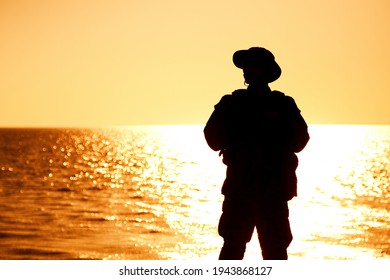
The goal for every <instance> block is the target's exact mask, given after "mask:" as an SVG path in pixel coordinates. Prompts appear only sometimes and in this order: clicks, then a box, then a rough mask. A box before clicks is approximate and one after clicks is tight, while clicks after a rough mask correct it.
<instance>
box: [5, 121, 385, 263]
mask: <svg viewBox="0 0 390 280" xmlns="http://www.w3.org/2000/svg"><path fill="white" fill-rule="evenodd" d="M310 134H311V140H310V142H309V144H308V146H307V148H306V149H305V150H304V151H303V152H301V153H300V154H299V159H300V165H299V168H298V171H297V174H298V178H299V189H298V192H299V196H298V197H297V198H294V199H293V200H292V201H291V202H290V203H289V204H290V220H291V226H292V230H293V235H294V240H293V242H292V244H291V246H290V248H289V255H290V258H291V259H294V258H310V259H365V258H388V257H389V256H390V251H389V246H390V245H389V244H390V233H389V232H390V221H389V211H390V209H389V205H390V204H389V202H390V196H389V178H388V173H387V172H388V171H387V170H389V159H390V158H389V143H390V142H389V141H390V127H388V126H379V127H376V126H322V125H314V126H310ZM15 139H17V141H16V140H15ZM0 140H1V141H0V145H1V146H0V174H1V177H0V205H1V206H0V210H1V213H2V216H1V219H0V245H1V246H2V248H4V250H3V253H2V255H1V256H0V258H2V259H4V258H6V259H7V258H9V259H23V258H32V259H67V258H76V259H80V258H81V259H165V258H168V259H216V258H217V256H218V253H219V249H220V247H221V245H222V240H221V238H220V237H219V236H218V234H217V224H218V219H219V216H220V214H221V203H222V200H223V197H222V195H221V194H220V187H221V185H222V182H223V180H224V175H225V166H224V165H223V164H222V162H221V159H220V158H219V157H218V154H217V153H216V152H213V151H212V150H210V149H209V148H208V147H207V145H206V143H205V140H204V138H203V133H202V127H201V126H161V127H122V128H113V129H102V130H97V129H94V130H91V129H85V130H80V129H73V130H65V129H57V130H0ZM245 259H254V260H256V259H261V255H260V249H259V245H258V241H257V240H256V235H255V236H254V237H253V238H252V241H251V242H250V244H249V245H248V249H247V254H246V255H245Z"/></svg>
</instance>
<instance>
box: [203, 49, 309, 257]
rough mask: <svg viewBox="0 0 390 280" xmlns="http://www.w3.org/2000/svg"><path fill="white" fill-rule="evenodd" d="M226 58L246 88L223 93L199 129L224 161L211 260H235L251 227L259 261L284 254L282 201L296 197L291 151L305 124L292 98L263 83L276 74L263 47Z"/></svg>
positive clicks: (287, 235) (304, 134) (299, 145)
mask: <svg viewBox="0 0 390 280" xmlns="http://www.w3.org/2000/svg"><path fill="white" fill-rule="evenodd" d="M233 62H234V64H235V65H236V66H237V67H238V68H241V69H243V72H244V78H245V83H246V84H248V85H249V86H248V88H247V89H239V90H236V91H234V92H233V93H232V94H228V95H225V96H223V97H222V99H221V101H220V102H219V103H218V104H217V105H215V109H214V112H213V113H212V115H211V117H210V119H209V120H208V122H207V124H206V127H205V128H204V133H205V137H206V140H207V143H208V145H209V146H210V147H211V149H213V150H215V151H220V154H222V155H223V162H224V163H225V164H226V165H227V171H226V179H225V181H224V183H223V186H222V194H223V195H224V202H223V206H222V210H223V213H222V216H221V218H220V221H219V226H218V232H219V234H220V235H221V236H222V237H223V238H224V244H223V247H222V250H221V253H220V255H219V259H225V260H226V259H230V260H237V259H242V258H243V257H244V253H245V249H246V243H248V242H249V241H250V239H251V237H252V234H253V230H254V228H256V229H257V233H258V236H259V242H260V246H261V249H262V255H263V259H273V260H277V259H287V247H288V246H289V244H290V243H291V241H292V234H291V229H290V223H289V219H288V217H289V209H288V204H287V202H288V201H289V200H290V199H292V198H293V197H294V196H296V195H297V177H296V174H295V170H296V168H297V166H298V158H297V156H296V155H295V153H297V152H300V151H301V150H302V149H303V148H304V147H305V146H306V144H307V142H308V140H309V134H308V131H307V125H306V122H305V120H304V119H303V118H302V116H301V114H300V110H299V109H298V107H297V105H296V104H295V101H294V99H293V98H292V97H289V96H286V95H284V94H283V93H282V92H279V91H271V89H270V88H269V86H268V83H271V82H273V81H275V80H277V79H278V78H279V77H280V75H281V69H280V67H279V65H278V64H277V63H276V61H275V59H274V56H273V54H272V53H271V52H270V51H268V50H266V49H264V48H259V47H254V48H250V49H248V50H239V51H237V52H235V53H234V55H233Z"/></svg>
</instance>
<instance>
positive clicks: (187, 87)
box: [0, 0, 390, 127]
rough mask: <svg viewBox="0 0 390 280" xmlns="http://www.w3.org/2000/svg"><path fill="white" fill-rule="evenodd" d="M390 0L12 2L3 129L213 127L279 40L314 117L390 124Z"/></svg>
mask: <svg viewBox="0 0 390 280" xmlns="http://www.w3.org/2000/svg"><path fill="white" fill-rule="evenodd" d="M389 12H390V1H388V0H370V1H368V0H366V1H363V0H360V1H359V0H326V1H325V0H320V1H318V0H293V1H292V0H291V1H289V0H272V1H271V0H239V1H229V0H215V1H214V0H198V1H194V0H191V1H190V0H188V1H186V0H165V1H160V0H122V1H119V0H111V1H102V0H55V1H53V0H0V94H1V103H0V127H2V126H3V127H4V126H7V127H9V126H50V127H54V126H78V127H79V126H84V127H89V126H110V125H135V124H204V123H205V122H206V121H207V119H208V117H209V115H210V114H211V112H212V110H213V106H214V104H215V103H217V102H218V101H219V99H220V98H221V96H222V95H224V94H226V93H229V92H231V91H233V90H234V89H236V88H243V87H244V85H243V78H242V73H241V70H239V69H237V68H235V67H234V65H233V63H232V60H231V57H232V54H233V52H234V51H236V50H238V49H247V48H249V47H252V46H262V47H266V48H268V49H270V50H271V51H272V52H273V53H274V55H275V57H276V60H277V62H278V63H279V64H280V66H281V68H282V70H283V73H282V76H281V78H280V79H279V80H277V81H276V82H274V83H272V84H270V86H271V88H272V89H278V90H280V91H283V92H285V93H286V94H288V95H291V96H293V97H294V98H295V100H296V102H297V104H298V106H299V108H300V109H301V111H302V114H303V116H304V117H305V119H306V120H307V122H308V123H390V110H389V109H388V107H389V105H390V95H389V92H390V83H389V78H388V74H389V73H390V71H389V67H390V66H389V65H390V54H389V50H390V17H389Z"/></svg>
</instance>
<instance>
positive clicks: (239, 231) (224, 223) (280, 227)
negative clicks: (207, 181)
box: [218, 194, 293, 260]
mask: <svg viewBox="0 0 390 280" xmlns="http://www.w3.org/2000/svg"><path fill="white" fill-rule="evenodd" d="M222 211H223V212H222V215H221V218H220V221H219V225H218V233H219V235H220V236H222V237H223V239H224V244H223V247H222V249H221V252H220V255H219V259H220V260H241V259H243V257H244V253H245V249H246V244H247V243H248V242H249V241H250V240H251V237H252V235H253V232H254V229H255V228H256V230H257V234H258V238H259V243H260V247H261V252H262V256H263V259H264V260H286V259H287V258H288V256H287V248H288V246H289V245H290V243H291V241H292V239H293V237H292V234H291V228H290V223H289V209H288V203H287V201H286V200H283V199H277V198H270V197H262V196H257V195H246V196H243V195H239V196H237V195H226V194H225V199H224V202H223V205H222Z"/></svg>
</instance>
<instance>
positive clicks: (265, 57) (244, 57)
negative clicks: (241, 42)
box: [233, 47, 282, 83]
mask: <svg viewBox="0 0 390 280" xmlns="http://www.w3.org/2000/svg"><path fill="white" fill-rule="evenodd" d="M233 63H234V65H235V66H236V67H238V68H240V69H242V68H243V67H244V64H247V63H248V64H252V65H260V66H262V67H263V68H264V69H265V71H266V75H267V77H266V78H267V82H268V83H272V82H273V81H276V80H277V79H278V78H279V77H280V75H281V74H282V69H280V67H279V65H278V64H277V63H276V61H275V57H274V55H273V54H272V53H271V52H270V51H269V50H267V49H265V48H260V47H252V48H250V49H248V50H239V51H236V52H235V53H234V54H233Z"/></svg>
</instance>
